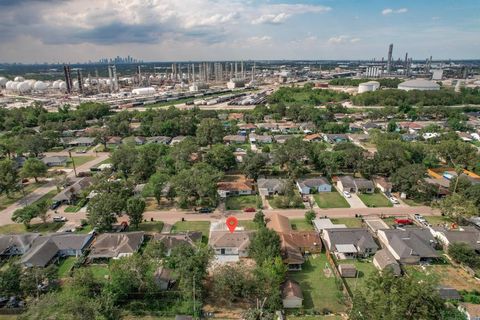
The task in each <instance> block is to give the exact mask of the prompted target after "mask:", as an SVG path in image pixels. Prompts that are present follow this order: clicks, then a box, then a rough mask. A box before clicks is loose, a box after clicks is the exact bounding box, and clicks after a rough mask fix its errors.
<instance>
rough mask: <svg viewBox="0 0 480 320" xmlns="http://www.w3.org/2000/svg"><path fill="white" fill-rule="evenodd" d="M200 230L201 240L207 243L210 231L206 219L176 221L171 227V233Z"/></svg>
mask: <svg viewBox="0 0 480 320" xmlns="http://www.w3.org/2000/svg"><path fill="white" fill-rule="evenodd" d="M186 231H200V232H202V242H203V243H208V235H209V233H210V232H209V231H210V222H208V221H178V222H176V223H175V224H174V225H173V227H172V233H179V232H186Z"/></svg>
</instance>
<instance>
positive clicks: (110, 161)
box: [94, 158, 112, 168]
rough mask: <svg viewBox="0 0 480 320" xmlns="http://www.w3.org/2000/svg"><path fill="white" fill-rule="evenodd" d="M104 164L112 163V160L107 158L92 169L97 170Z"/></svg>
mask: <svg viewBox="0 0 480 320" xmlns="http://www.w3.org/2000/svg"><path fill="white" fill-rule="evenodd" d="M105 163H112V159H110V158H107V159H105V160H103V161H102V162H99V163H98V164H96V165H95V166H94V168H98V167H100V166H101V165H102V164H105Z"/></svg>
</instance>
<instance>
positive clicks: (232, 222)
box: [226, 216, 238, 233]
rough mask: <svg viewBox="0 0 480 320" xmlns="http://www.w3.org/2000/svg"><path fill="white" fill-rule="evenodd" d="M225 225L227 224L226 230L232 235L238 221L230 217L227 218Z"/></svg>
mask: <svg viewBox="0 0 480 320" xmlns="http://www.w3.org/2000/svg"><path fill="white" fill-rule="evenodd" d="M226 223H227V227H228V230H230V233H233V232H234V231H235V229H236V228H237V225H238V220H237V218H235V217H233V216H232V217H228V219H227V222H226Z"/></svg>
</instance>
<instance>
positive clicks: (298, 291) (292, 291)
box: [282, 279, 303, 309]
mask: <svg viewBox="0 0 480 320" xmlns="http://www.w3.org/2000/svg"><path fill="white" fill-rule="evenodd" d="M282 302H283V307H284V308H285V309H293V308H301V307H302V305H303V293H302V288H301V287H300V285H299V284H298V283H297V282H296V281H293V280H290V279H289V280H287V281H285V283H284V284H283V285H282Z"/></svg>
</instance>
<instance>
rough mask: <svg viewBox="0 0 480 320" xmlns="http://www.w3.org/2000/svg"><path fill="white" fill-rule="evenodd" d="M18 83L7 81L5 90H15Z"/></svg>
mask: <svg viewBox="0 0 480 320" xmlns="http://www.w3.org/2000/svg"><path fill="white" fill-rule="evenodd" d="M19 83H20V82H17V81H8V82H7V84H6V87H7V90H17V85H18V84H19Z"/></svg>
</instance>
